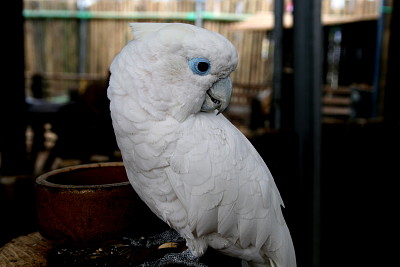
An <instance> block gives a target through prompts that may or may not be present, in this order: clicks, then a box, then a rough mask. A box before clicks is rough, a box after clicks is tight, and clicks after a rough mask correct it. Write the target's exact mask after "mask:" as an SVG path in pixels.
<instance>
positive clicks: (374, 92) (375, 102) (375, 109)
mask: <svg viewBox="0 0 400 267" xmlns="http://www.w3.org/2000/svg"><path fill="white" fill-rule="evenodd" d="M384 2H386V1H381V3H380V7H379V12H380V14H379V19H378V26H377V34H376V49H375V69H374V81H373V90H372V97H371V98H372V103H371V104H372V114H371V117H372V118H375V117H376V116H377V115H378V114H377V113H378V96H379V85H380V74H381V54H382V41H383V30H384V24H385V17H384V14H383V12H382V10H383V7H384Z"/></svg>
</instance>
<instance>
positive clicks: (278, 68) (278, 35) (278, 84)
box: [272, 0, 284, 129]
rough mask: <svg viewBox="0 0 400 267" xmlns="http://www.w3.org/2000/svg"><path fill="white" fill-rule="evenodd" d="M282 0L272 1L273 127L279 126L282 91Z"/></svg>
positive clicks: (278, 127)
mask: <svg viewBox="0 0 400 267" xmlns="http://www.w3.org/2000/svg"><path fill="white" fill-rule="evenodd" d="M283 9H284V0H275V2H274V30H273V33H272V34H273V42H274V72H273V81H272V83H273V90H272V93H273V100H272V101H273V102H272V103H273V110H274V128H275V129H280V128H281V95H282V93H281V91H282V36H283Z"/></svg>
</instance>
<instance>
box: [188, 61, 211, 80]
mask: <svg viewBox="0 0 400 267" xmlns="http://www.w3.org/2000/svg"><path fill="white" fill-rule="evenodd" d="M188 64H189V67H190V69H191V70H192V72H193V73H194V74H197V75H201V76H204V75H207V74H209V73H210V70H211V63H210V61H209V60H208V59H206V58H201V57H195V58H192V59H190V60H189V62H188Z"/></svg>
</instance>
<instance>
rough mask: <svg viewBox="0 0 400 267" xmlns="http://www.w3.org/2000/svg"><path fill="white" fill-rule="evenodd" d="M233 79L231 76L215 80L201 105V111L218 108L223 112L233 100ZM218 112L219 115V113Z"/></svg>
mask: <svg viewBox="0 0 400 267" xmlns="http://www.w3.org/2000/svg"><path fill="white" fill-rule="evenodd" d="M231 96H232V81H231V78H230V77H226V78H224V79H222V80H219V81H217V82H215V83H214V84H213V85H212V86H211V88H210V89H208V90H207V92H206V98H205V100H204V102H203V105H202V106H201V111H204V112H213V111H214V110H218V114H219V113H221V112H223V111H224V110H225V109H226V108H227V107H228V105H229V103H230V102H231ZM218 114H217V115H218Z"/></svg>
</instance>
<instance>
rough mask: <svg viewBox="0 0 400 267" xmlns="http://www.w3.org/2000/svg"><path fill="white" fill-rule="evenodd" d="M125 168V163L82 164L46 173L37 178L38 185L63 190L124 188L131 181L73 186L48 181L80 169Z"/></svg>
mask: <svg viewBox="0 0 400 267" xmlns="http://www.w3.org/2000/svg"><path fill="white" fill-rule="evenodd" d="M120 166H124V164H123V162H102V163H90V164H80V165H75V166H70V167H64V168H60V169H56V170H52V171H49V172H46V173H44V174H42V175H40V176H39V177H37V178H36V185H37V186H43V187H53V188H62V189H95V188H108V187H122V186H126V185H130V183H129V181H126V182H119V183H110V184H100V185H95V184H94V185H71V184H56V183H52V182H49V181H48V180H47V179H48V178H50V177H52V176H54V175H58V174H61V173H65V172H71V171H74V170H80V169H92V168H99V167H100V168H101V167H120Z"/></svg>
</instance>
